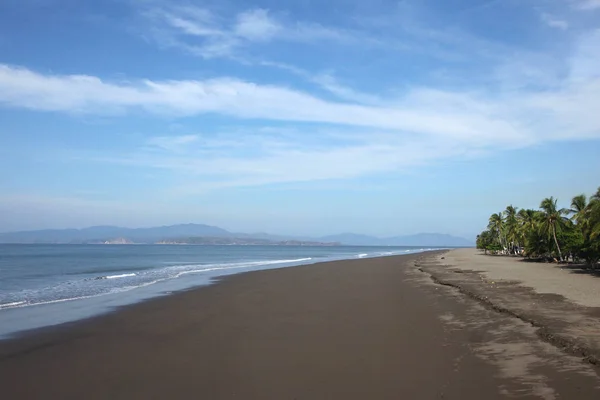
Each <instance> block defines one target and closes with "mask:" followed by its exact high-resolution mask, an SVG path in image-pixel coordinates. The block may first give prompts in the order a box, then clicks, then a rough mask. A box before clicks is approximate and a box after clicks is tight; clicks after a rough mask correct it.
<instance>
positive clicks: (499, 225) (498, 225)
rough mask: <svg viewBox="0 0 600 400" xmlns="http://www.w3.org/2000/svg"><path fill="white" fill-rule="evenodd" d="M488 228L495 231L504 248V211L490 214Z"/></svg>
mask: <svg viewBox="0 0 600 400" xmlns="http://www.w3.org/2000/svg"><path fill="white" fill-rule="evenodd" d="M488 228H489V229H490V230H491V231H492V232H494V234H495V236H496V238H497V239H498V242H499V243H500V246H501V247H502V248H504V243H503V241H502V232H503V231H504V219H503V218H502V213H501V212H499V213H496V214H492V215H491V216H490V220H489V224H488Z"/></svg>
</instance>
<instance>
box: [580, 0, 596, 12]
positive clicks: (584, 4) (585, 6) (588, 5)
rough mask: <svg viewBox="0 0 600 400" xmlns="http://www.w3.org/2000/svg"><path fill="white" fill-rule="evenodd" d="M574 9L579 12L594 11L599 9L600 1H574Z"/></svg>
mask: <svg viewBox="0 0 600 400" xmlns="http://www.w3.org/2000/svg"><path fill="white" fill-rule="evenodd" d="M574 3H575V7H576V8H579V9H580V10H596V9H598V8H600V0H575V2H574Z"/></svg>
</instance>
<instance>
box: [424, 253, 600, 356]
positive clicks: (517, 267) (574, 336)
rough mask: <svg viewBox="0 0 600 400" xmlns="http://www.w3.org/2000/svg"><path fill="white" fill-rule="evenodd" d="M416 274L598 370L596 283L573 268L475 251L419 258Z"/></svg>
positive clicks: (599, 297) (599, 284)
mask: <svg viewBox="0 0 600 400" xmlns="http://www.w3.org/2000/svg"><path fill="white" fill-rule="evenodd" d="M416 266H417V268H418V269H419V270H420V271H422V272H425V273H427V274H428V275H429V276H430V277H431V279H432V280H433V281H434V282H435V283H437V284H440V285H445V286H450V287H453V288H456V289H458V290H459V291H460V292H461V293H463V294H464V295H466V296H468V297H470V298H472V299H474V300H476V301H478V302H480V303H481V304H484V305H486V306H487V307H490V308H492V309H493V310H495V311H496V312H499V313H504V314H507V315H510V316H512V317H515V318H518V319H520V320H522V321H524V322H526V323H528V324H531V325H532V326H533V327H535V328H536V329H537V335H538V336H539V337H540V338H541V339H542V340H544V341H546V342H548V343H550V344H552V345H554V346H556V347H557V348H559V349H561V350H562V351H564V352H566V353H569V354H572V355H575V356H578V357H581V358H582V359H583V360H584V361H586V362H588V363H590V364H593V365H596V366H600V334H599V330H598V327H600V279H598V277H595V276H591V275H590V274H586V273H582V272H581V271H580V270H579V269H578V267H577V266H575V267H572V266H571V267H570V266H565V265H560V264H558V265H557V264H551V263H537V264H536V263H529V262H526V261H524V260H523V259H521V258H518V257H510V256H492V255H484V254H483V253H481V252H480V251H478V250H475V249H459V250H451V251H449V252H448V253H446V254H444V255H443V256H428V257H423V258H422V259H421V260H420V261H419V262H418V263H416Z"/></svg>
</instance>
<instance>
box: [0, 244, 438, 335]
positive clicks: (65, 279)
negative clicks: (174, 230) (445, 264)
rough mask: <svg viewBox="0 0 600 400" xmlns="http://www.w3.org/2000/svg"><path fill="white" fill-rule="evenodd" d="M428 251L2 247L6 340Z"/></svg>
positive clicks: (0, 294)
mask: <svg viewBox="0 0 600 400" xmlns="http://www.w3.org/2000/svg"><path fill="white" fill-rule="evenodd" d="M425 250H431V249H429V248H421V247H372V246H368V247H359V246H331V247H317V246H314V247H313V246H194V245H42V244H32V245H8V244H0V338H6V337H10V336H13V335H14V334H16V333H18V332H22V331H27V330H31V329H36V328H41V327H45V326H49V325H56V324H61V323H65V322H72V321H75V320H79V319H83V318H89V317H92V316H95V315H98V314H101V313H105V312H108V311H110V310H113V309H114V308H116V307H119V306H124V305H127V304H132V303H135V302H139V301H142V300H145V299H149V298H152V297H157V296H163V295H167V294H170V293H173V292H175V291H179V290H184V289H188V288H191V287H195V286H202V285H207V284H210V283H211V282H213V281H214V279H215V278H218V277H221V276H225V275H231V274H236V273H241V272H247V271H256V270H264V269H271V268H282V267H292V266H298V265H305V264H312V263H317V262H323V261H334V260H344V259H353V258H367V257H381V256H390V255H398V254H409V253H416V252H421V251H425Z"/></svg>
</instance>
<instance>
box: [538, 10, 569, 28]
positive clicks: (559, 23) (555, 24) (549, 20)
mask: <svg viewBox="0 0 600 400" xmlns="http://www.w3.org/2000/svg"><path fill="white" fill-rule="evenodd" d="M541 18H542V21H543V22H544V23H545V24H546V25H548V26H549V27H551V28H556V29H562V30H563V31H564V30H567V29H569V23H568V22H567V21H565V20H562V19H558V18H556V17H554V16H552V15H550V14H547V13H542V14H541Z"/></svg>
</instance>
